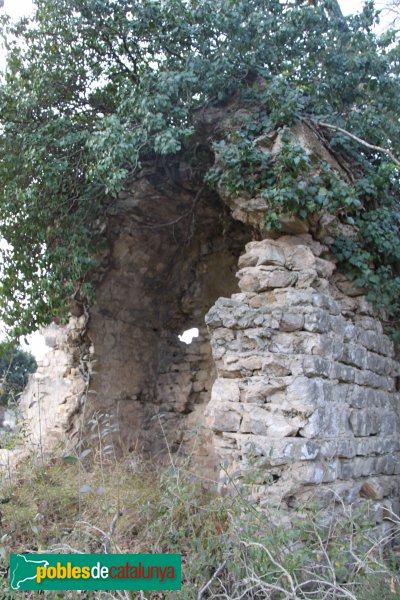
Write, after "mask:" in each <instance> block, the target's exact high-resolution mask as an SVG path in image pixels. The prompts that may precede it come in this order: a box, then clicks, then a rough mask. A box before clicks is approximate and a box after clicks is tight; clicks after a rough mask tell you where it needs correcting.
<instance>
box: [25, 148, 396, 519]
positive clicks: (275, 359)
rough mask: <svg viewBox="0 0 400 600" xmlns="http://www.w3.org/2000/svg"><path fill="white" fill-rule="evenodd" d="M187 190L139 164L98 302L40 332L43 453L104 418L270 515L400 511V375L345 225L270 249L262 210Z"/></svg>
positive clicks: (325, 226)
mask: <svg viewBox="0 0 400 600" xmlns="http://www.w3.org/2000/svg"><path fill="white" fill-rule="evenodd" d="M304 144H305V145H307V144H306V143H305V142H304ZM182 179H183V180H184V183H183V184H182V183H181V182H177V181H176V180H174V178H172V177H171V174H170V173H169V172H168V171H167V170H166V169H163V168H162V167H161V166H160V165H153V166H150V167H146V168H144V169H143V171H142V172H141V173H140V174H139V175H137V177H136V178H135V179H134V180H132V181H131V182H130V183H129V185H128V186H127V187H126V189H125V191H124V192H123V193H121V194H120V196H119V198H118V199H117V201H116V202H114V203H113V204H112V205H111V207H110V208H109V209H108V212H107V215H106V217H105V218H104V221H102V222H100V221H99V222H98V223H96V227H97V228H98V230H99V231H101V232H102V233H103V236H104V240H106V241H107V247H105V249H104V253H103V256H102V261H101V267H100V268H99V270H98V272H97V273H96V277H95V281H94V283H95V291H96V302H95V304H94V305H93V306H92V307H91V309H90V312H87V310H86V309H85V308H84V307H81V306H79V305H75V306H73V307H72V309H71V318H70V322H69V324H68V325H67V326H66V327H63V328H61V327H58V326H56V325H53V326H51V327H50V328H49V329H48V330H47V331H46V332H45V336H46V340H47V344H48V345H49V347H50V350H49V352H48V354H47V357H46V358H45V359H44V361H43V362H42V363H41V365H40V366H39V369H38V372H37V373H36V374H35V376H33V377H32V378H31V381H30V383H29V385H28V388H27V390H26V391H25V393H24V396H23V398H22V401H21V407H22V410H23V412H24V414H25V416H26V418H27V420H28V422H29V423H30V428H31V440H32V442H33V443H34V444H36V446H39V445H40V447H41V450H42V451H43V450H44V451H51V449H52V448H54V447H55V445H56V444H59V443H60V442H62V443H64V441H65V439H67V438H68V439H70V438H71V436H72V438H73V437H74V436H75V439H76V438H77V437H79V436H83V438H84V439H86V438H88V437H89V433H90V427H89V426H88V423H89V422H90V420H91V419H93V418H94V417H96V415H97V416H98V415H108V416H109V418H110V419H112V420H113V421H114V422H115V423H117V425H118V431H116V429H115V430H114V442H113V443H114V444H115V446H117V447H118V449H119V450H120V451H121V452H122V451H124V452H126V451H128V452H129V451H141V452H143V453H145V454H146V455H151V456H152V457H153V459H154V460H156V461H161V462H162V461H166V460H168V456H169V453H171V455H172V456H173V457H174V459H175V460H179V459H180V458H182V459H184V458H185V457H186V458H187V457H190V458H191V468H192V470H193V471H196V472H197V473H198V474H200V475H201V476H204V477H207V478H211V479H218V481H219V483H220V485H221V486H224V485H225V484H227V482H228V481H229V480H230V479H233V480H234V481H236V482H237V483H241V484H242V485H244V486H246V485H249V486H250V488H251V493H252V495H253V498H255V499H256V500H257V501H258V502H259V503H260V505H261V506H265V505H267V504H275V505H276V504H279V505H280V506H283V507H286V508H288V509H289V508H292V507H295V506H297V505H298V504H300V503H310V502H313V501H319V502H322V503H329V502H331V501H332V499H337V501H338V502H342V501H343V502H344V503H346V504H353V503H356V504H360V503H362V502H365V501H367V500H368V501H369V502H370V505H371V506H372V509H373V514H374V517H375V519H376V522H377V523H379V522H381V521H382V519H384V518H385V514H387V513H388V512H390V511H391V510H393V511H395V512H398V510H399V505H398V497H399V486H400V461H399V456H400V439H399V436H398V431H399V426H400V423H399V415H400V410H399V393H398V389H397V388H398V376H399V373H400V372H399V363H398V362H396V359H395V351H394V347H393V343H392V342H391V340H390V339H389V338H388V337H387V336H386V335H385V334H384V332H383V329H382V324H381V322H380V321H379V319H378V318H377V317H376V314H375V312H374V308H373V306H371V304H370V303H369V302H368V301H367V300H366V298H365V296H364V295H363V291H362V290H360V289H357V288H356V287H355V286H354V285H353V284H352V283H351V282H350V281H348V280H346V278H345V277H344V276H343V275H342V274H340V273H338V272H337V269H336V263H335V260H334V258H333V257H332V255H331V254H330V253H329V250H328V245H327V243H329V241H330V236H331V235H332V231H333V230H334V228H335V227H337V223H336V222H335V219H334V218H333V217H330V216H328V215H326V214H320V215H318V216H316V217H315V218H313V220H312V222H300V221H299V220H297V219H295V218H287V219H283V220H282V233H281V234H280V235H279V236H278V235H274V236H272V237H271V236H270V237H268V236H267V232H266V231H265V229H264V226H263V224H264V221H265V212H266V206H265V203H264V201H263V200H262V199H259V198H241V199H232V198H229V197H224V196H223V194H217V193H216V192H211V191H209V190H207V189H204V188H202V187H199V186H197V187H196V186H194V185H193V186H192V187H191V186H190V178H189V179H188V178H186V179H185V178H182ZM188 181H189V184H188ZM192 327H198V328H199V331H200V335H199V337H198V338H195V340H194V341H193V342H192V343H191V344H188V345H187V344H185V343H184V342H181V341H180V340H179V338H178V335H179V334H181V333H182V332H183V331H184V330H186V329H189V328H192ZM78 434H79V436H78ZM253 474H254V478H253ZM249 481H250V482H251V483H248V482H249ZM385 511H386V512H385Z"/></svg>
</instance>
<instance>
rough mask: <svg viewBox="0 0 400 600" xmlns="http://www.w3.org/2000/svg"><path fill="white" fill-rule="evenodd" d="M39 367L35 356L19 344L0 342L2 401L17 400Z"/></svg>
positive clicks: (0, 399) (0, 389) (0, 396)
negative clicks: (30, 376)
mask: <svg viewBox="0 0 400 600" xmlns="http://www.w3.org/2000/svg"><path fill="white" fill-rule="evenodd" d="M36 368H37V363H36V360H35V357H34V356H32V354H30V353H29V352H25V351H24V350H22V349H21V348H20V347H19V346H16V345H15V344H10V343H8V342H1V343H0V403H1V404H9V403H10V402H15V401H16V399H17V397H18V396H19V394H20V393H21V392H22V391H23V389H24V387H25V386H26V384H27V383H28V378H29V375H30V374H31V373H34V372H35V371H36Z"/></svg>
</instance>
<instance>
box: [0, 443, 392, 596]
mask: <svg viewBox="0 0 400 600" xmlns="http://www.w3.org/2000/svg"><path fill="white" fill-rule="evenodd" d="M89 450H90V449H89V448H88V449H87V450H85V451H83V452H82V453H81V457H79V455H78V454H76V453H74V454H73V455H64V457H62V456H61V455H57V454H53V458H52V460H51V462H50V463H48V462H47V463H45V464H42V463H41V461H40V460H39V461H37V459H36V460H35V459H33V458H32V459H31V460H29V461H26V462H25V465H24V467H22V468H20V470H19V475H18V477H17V476H16V475H12V476H11V481H10V483H9V484H8V485H4V487H3V491H2V498H1V503H2V507H1V511H2V537H1V541H0V599H4V600H13V599H14V598H15V600H17V599H18V598H20V597H21V592H12V591H10V588H9V585H10V584H9V578H8V565H9V560H8V555H9V553H10V552H14V553H20V552H36V551H39V552H41V551H42V552H43V549H46V552H54V553H77V552H83V553H96V554H103V553H127V554H135V553H180V554H182V589H181V590H180V591H175V592H138V593H136V592H128V591H125V590H121V591H116V592H115V591H114V592H80V593H79V596H78V593H77V592H76V591H74V592H69V591H63V592H55V591H43V592H41V593H40V595H39V594H38V593H37V592H25V593H24V597H25V598H29V599H30V598H32V599H33V598H42V597H46V598H51V599H52V600H56V599H58V598H67V599H71V600H75V598H77V597H79V598H83V599H85V600H89V599H90V600H97V599H99V600H100V599H101V598H111V599H113V598H114V599H120V600H130V599H132V600H133V599H134V598H138V599H139V598H141V599H142V600H161V599H165V600H195V599H197V600H206V599H208V600H212V599H214V598H215V599H217V598H219V599H221V598H222V599H224V600H239V599H243V600H268V599H269V600H340V599H347V600H378V599H379V600H398V598H399V563H398V547H397V548H396V547H393V546H392V545H391V544H388V542H390V541H392V540H397V541H398V535H399V528H400V523H399V521H398V518H396V517H395V515H392V523H391V526H392V527H391V530H388V529H386V530H385V532H384V533H381V534H379V532H378V531H375V532H373V533H371V530H370V528H371V526H372V524H373V523H374V517H375V514H376V512H375V510H376V507H374V506H373V505H371V506H370V507H368V506H367V505H365V504H364V505H363V507H362V508H360V509H356V508H353V509H351V508H350V507H347V508H345V507H343V512H342V511H341V510H338V511H337V512H336V513H335V511H334V508H336V510H337V509H338V505H337V502H336V503H335V498H334V496H333V495H332V503H331V505H330V506H329V507H326V508H325V511H324V512H322V513H319V512H318V510H316V509H315V510H312V507H311V506H310V504H309V502H307V506H299V507H298V509H296V511H295V512H294V513H292V515H291V518H292V526H291V527H282V526H278V525H277V524H276V523H277V522H276V519H277V517H278V515H279V516H280V518H282V517H284V515H285V513H284V512H283V513H282V512H281V513H280V512H279V510H276V509H273V508H271V507H270V509H269V510H268V511H266V510H259V507H258V506H257V505H255V504H253V503H251V502H249V501H248V500H246V499H244V498H242V497H241V496H240V495H236V494H235V493H234V494H228V496H227V497H225V498H222V497H221V496H219V495H217V494H216V490H215V488H214V487H212V488H211V489H210V486H207V487H208V489H206V488H205V487H204V484H202V483H201V482H200V481H199V480H198V479H197V476H196V475H195V474H194V473H192V468H193V470H195V469H194V465H193V466H191V465H190V463H185V464H184V465H181V467H180V468H177V467H176V466H175V465H170V468H169V469H165V468H163V469H162V471H161V472H160V471H159V472H157V471H155V467H154V464H153V465H151V466H149V465H146V463H145V462H144V459H143V457H142V456H136V455H134V454H132V453H131V454H130V455H129V456H128V457H125V459H124V460H121V459H119V460H118V461H115V460H114V459H113V457H112V454H113V453H112V452H111V454H110V453H108V455H107V456H105V455H104V454H103V456H102V455H101V447H100V449H99V448H97V450H96V445H94V446H93V447H92V448H91V450H92V452H91V453H88V452H89ZM99 450H100V452H99ZM234 489H235V482H232V483H231V486H230V491H231V492H232V491H234ZM329 508H330V509H331V518H330V519H329V520H327V514H328V513H329V512H330V511H329ZM339 508H340V507H339ZM286 516H287V515H286ZM388 519H390V515H389V513H388V515H387V517H386V523H387V524H388V523H389V521H388Z"/></svg>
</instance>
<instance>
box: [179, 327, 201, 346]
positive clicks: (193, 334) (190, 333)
mask: <svg viewBox="0 0 400 600" xmlns="http://www.w3.org/2000/svg"><path fill="white" fill-rule="evenodd" d="M178 337H179V339H180V340H181V342H185V344H191V343H192V341H193V340H194V338H197V337H199V330H198V328H197V327H192V328H191V329H186V331H184V332H183V333H182V334H181V335H178Z"/></svg>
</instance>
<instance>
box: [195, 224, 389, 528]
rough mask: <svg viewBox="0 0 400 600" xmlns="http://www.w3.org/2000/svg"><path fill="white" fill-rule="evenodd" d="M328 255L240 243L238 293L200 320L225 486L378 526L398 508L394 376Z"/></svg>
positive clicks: (355, 293) (382, 342) (287, 239)
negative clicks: (367, 510)
mask: <svg viewBox="0 0 400 600" xmlns="http://www.w3.org/2000/svg"><path fill="white" fill-rule="evenodd" d="M326 251H327V248H325V247H324V246H323V245H322V244H320V243H319V242H315V241H314V240H313V239H312V237H311V236H310V235H300V236H283V237H281V238H279V239H277V240H269V239H265V240H262V241H256V242H251V243H249V244H247V246H246V252H245V254H243V255H242V256H241V257H240V259H239V271H238V274H237V276H238V279H239V287H240V290H241V292H240V293H236V294H233V295H232V296H231V297H230V298H220V299H219V300H218V301H217V302H216V303H215V305H214V306H213V307H212V308H211V309H210V311H209V312H208V314H207V315H206V323H207V325H208V328H209V330H210V334H211V344H212V351H213V356H214V361H215V365H216V369H217V374H218V377H217V379H216V381H215V383H214V386H213V389H212V396H211V402H210V404H209V407H208V413H209V415H210V417H211V429H212V430H213V432H214V444H215V449H216V454H217V457H218V460H219V461H220V462H221V463H222V464H223V465H224V469H223V470H222V471H221V482H222V483H224V482H226V479H228V478H230V477H233V478H234V479H235V478H236V479H237V480H238V481H241V482H242V483H243V484H246V483H247V484H251V487H252V491H253V495H254V496H255V497H256V498H257V499H258V501H259V502H261V504H265V503H275V504H277V503H279V504H283V505H284V506H285V505H286V506H288V507H293V506H295V505H297V504H299V503H302V502H307V503H309V502H311V501H313V500H318V501H321V500H322V501H325V502H328V501H331V500H332V498H333V499H334V498H336V499H337V500H338V501H339V500H343V501H344V502H345V503H354V502H359V501H360V500H363V499H370V500H372V501H373V502H376V511H377V515H376V516H377V520H380V519H382V518H383V509H384V507H385V506H387V507H388V508H394V509H395V510H398V505H397V498H398V495H399V494H398V493H399V483H400V478H399V474H400V461H399V457H400V440H399V436H398V433H399V395H398V393H397V391H396V378H397V377H398V375H399V367H398V363H397V362H396V361H395V360H394V348H393V344H392V342H391V341H390V339H389V338H388V337H387V336H386V335H384V334H383V331H382V326H381V324H380V322H379V320H377V319H376V318H374V313H373V309H372V307H371V306H370V304H369V303H368V302H367V301H366V300H365V297H364V296H360V295H359V294H360V291H359V290H357V289H355V288H353V289H351V284H350V283H349V282H347V281H346V282H345V281H344V278H342V277H341V276H340V275H338V274H334V272H335V264H334V262H333V261H332V260H326V259H324V258H322V257H321V255H323V254H326ZM343 284H344V287H345V289H346V291H347V294H344V293H343V292H341V290H340V287H342V288H343ZM349 294H352V295H351V296H350V295H349Z"/></svg>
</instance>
